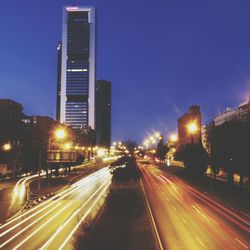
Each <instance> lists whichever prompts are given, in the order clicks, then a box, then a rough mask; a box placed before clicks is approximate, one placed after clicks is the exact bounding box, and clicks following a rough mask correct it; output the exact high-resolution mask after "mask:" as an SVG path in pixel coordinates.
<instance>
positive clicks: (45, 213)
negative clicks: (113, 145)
mask: <svg viewBox="0 0 250 250" xmlns="http://www.w3.org/2000/svg"><path fill="white" fill-rule="evenodd" d="M110 183H111V175H110V173H109V170H108V168H103V169H101V170H99V171H96V172H95V173H93V174H91V175H89V176H87V177H85V178H83V179H81V180H80V181H78V182H76V183H74V184H73V185H71V186H70V187H69V189H67V190H64V191H62V192H60V193H58V194H57V195H56V196H54V197H52V198H51V199H49V200H47V201H44V202H43V203H41V204H39V205H37V206H35V207H33V208H31V209H29V210H27V211H25V212H23V213H22V214H20V215H18V216H17V217H15V218H13V219H11V220H10V221H8V222H7V223H5V224H3V225H1V226H0V249H25V250H26V249H29V250H32V249H72V243H73V239H74V237H73V236H74V234H75V232H76V231H77V229H78V227H79V226H80V224H82V223H83V222H84V221H85V220H86V218H87V217H88V216H91V214H92V215H93V214H94V213H95V210H96V208H97V206H98V204H100V203H101V202H103V196H104V194H105V193H106V191H107V189H108V187H109V185H110Z"/></svg>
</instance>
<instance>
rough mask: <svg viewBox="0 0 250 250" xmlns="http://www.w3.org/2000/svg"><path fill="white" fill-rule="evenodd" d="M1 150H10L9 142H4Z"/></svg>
mask: <svg viewBox="0 0 250 250" xmlns="http://www.w3.org/2000/svg"><path fill="white" fill-rule="evenodd" d="M2 149H3V151H10V150H11V144H10V143H5V144H4V145H3V146H2Z"/></svg>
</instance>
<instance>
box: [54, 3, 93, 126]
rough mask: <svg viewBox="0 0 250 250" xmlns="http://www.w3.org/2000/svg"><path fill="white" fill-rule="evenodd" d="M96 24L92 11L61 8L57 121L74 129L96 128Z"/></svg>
mask: <svg viewBox="0 0 250 250" xmlns="http://www.w3.org/2000/svg"><path fill="white" fill-rule="evenodd" d="M95 25H96V24H95V9H94V8H85V7H75V6H74V7H64V10H63V32H62V43H61V47H60V50H61V53H60V54H59V55H58V61H59V62H58V65H59V67H61V72H60V74H61V77H58V84H59V85H61V86H60V87H58V88H57V89H58V92H57V95H58V99H59V100H60V101H59V102H58V104H57V118H58V119H59V121H60V122H61V123H65V124H67V125H69V126H71V127H72V128H75V129H81V128H84V127H87V126H89V127H91V128H92V129H95V53H96V52H95V51H96V36H95V32H96V31H95ZM58 112H60V114H58Z"/></svg>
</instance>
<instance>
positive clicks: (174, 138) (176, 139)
mask: <svg viewBox="0 0 250 250" xmlns="http://www.w3.org/2000/svg"><path fill="white" fill-rule="evenodd" d="M169 140H170V141H171V142H177V141H178V136H177V134H172V135H170V137H169Z"/></svg>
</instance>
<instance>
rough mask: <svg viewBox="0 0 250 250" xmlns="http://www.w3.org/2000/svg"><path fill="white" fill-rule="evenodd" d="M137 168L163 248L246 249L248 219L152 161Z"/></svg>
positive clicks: (249, 240)
mask: <svg viewBox="0 0 250 250" xmlns="http://www.w3.org/2000/svg"><path fill="white" fill-rule="evenodd" d="M139 167H140V169H141V171H142V174H143V184H144V188H145V192H146V196H147V199H148V202H149V204H150V208H151V212H152V215H153V216H152V217H153V219H152V220H153V222H154V223H155V225H156V229H155V230H156V234H157V233H158V235H159V241H160V243H159V245H160V244H161V245H162V249H190V250H195V249H211V250H216V249H219V250H221V249H227V250H228V249H249V246H250V223H249V220H248V219H247V218H242V217H240V216H239V215H238V214H237V213H236V212H234V211H232V210H231V209H229V208H227V207H225V206H224V205H222V204H220V203H219V202H218V201H216V200H214V199H212V198H211V197H208V196H206V195H204V194H203V193H201V192H199V191H198V190H197V189H195V188H193V187H191V186H190V185H188V184H186V183H185V182H183V181H182V180H181V179H180V178H178V177H176V176H173V175H170V174H167V173H166V172H163V171H161V170H160V169H158V168H157V167H156V166H154V165H152V164H143V163H139Z"/></svg>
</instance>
